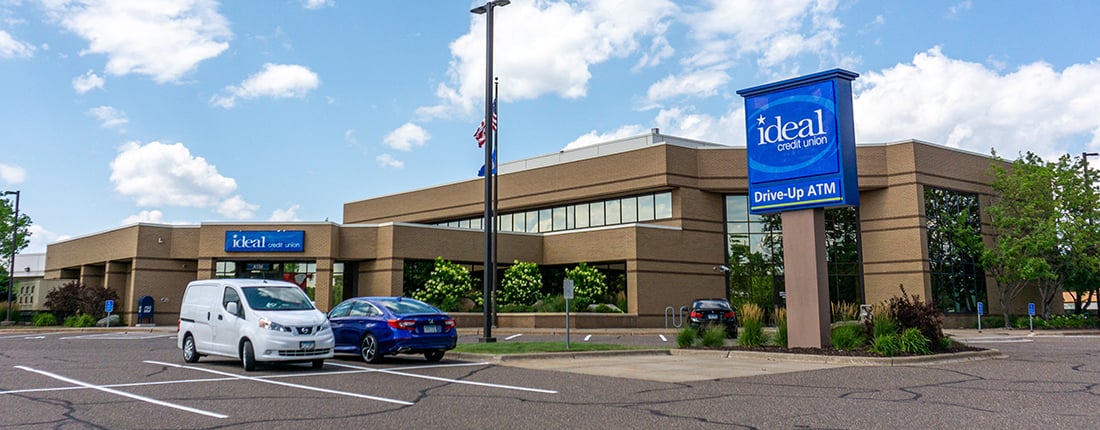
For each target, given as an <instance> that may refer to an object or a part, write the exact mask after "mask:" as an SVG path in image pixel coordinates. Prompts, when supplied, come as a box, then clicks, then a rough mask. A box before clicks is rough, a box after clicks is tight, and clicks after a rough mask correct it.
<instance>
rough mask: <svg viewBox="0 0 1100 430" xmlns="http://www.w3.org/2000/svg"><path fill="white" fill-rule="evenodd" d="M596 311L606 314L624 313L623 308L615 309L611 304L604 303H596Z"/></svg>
mask: <svg viewBox="0 0 1100 430" xmlns="http://www.w3.org/2000/svg"><path fill="white" fill-rule="evenodd" d="M595 312H599V313H604V314H621V313H623V311H622V310H620V309H615V308H613V307H611V306H608V305H606V304H603V303H600V304H599V305H596V309H595Z"/></svg>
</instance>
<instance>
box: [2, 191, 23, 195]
mask: <svg viewBox="0 0 1100 430" xmlns="http://www.w3.org/2000/svg"><path fill="white" fill-rule="evenodd" d="M3 195H5V196H10V195H19V192H18V191H4V194H3Z"/></svg>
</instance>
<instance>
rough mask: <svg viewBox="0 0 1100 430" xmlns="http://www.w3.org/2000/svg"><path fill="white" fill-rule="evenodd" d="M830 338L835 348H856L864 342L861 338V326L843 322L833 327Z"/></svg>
mask: <svg viewBox="0 0 1100 430" xmlns="http://www.w3.org/2000/svg"><path fill="white" fill-rule="evenodd" d="M832 338H833V348H835V349H858V348H861V347H863V345H864V344H865V343H866V340H865V339H864V338H863V328H862V327H860V326H859V325H858V324H845V325H842V326H839V327H835V328H833V332H832Z"/></svg>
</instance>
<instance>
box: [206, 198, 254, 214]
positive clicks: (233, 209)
mask: <svg viewBox="0 0 1100 430" xmlns="http://www.w3.org/2000/svg"><path fill="white" fill-rule="evenodd" d="M259 208H260V206H259V205H254V204H252V203H249V202H246V201H245V200H244V198H242V197H241V196H233V197H230V198H228V199H225V200H222V202H221V203H219V204H218V207H217V209H216V211H217V212H218V213H219V214H221V215H222V216H224V217H226V218H229V219H250V218H252V215H253V213H255V211H256V209H259Z"/></svg>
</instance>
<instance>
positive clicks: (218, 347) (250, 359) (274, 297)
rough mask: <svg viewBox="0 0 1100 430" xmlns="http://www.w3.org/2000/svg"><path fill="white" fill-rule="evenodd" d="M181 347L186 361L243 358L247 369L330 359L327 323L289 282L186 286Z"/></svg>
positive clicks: (220, 282) (318, 363)
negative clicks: (206, 357)
mask: <svg viewBox="0 0 1100 430" xmlns="http://www.w3.org/2000/svg"><path fill="white" fill-rule="evenodd" d="M176 343H177V346H178V347H179V348H180V349H182V350H183V360H184V361H186V362H188V363H194V362H196V361H199V357H202V356H204V355H219V356H223V357H233V358H239V359H240V360H241V362H242V363H243V364H244V370H247V371H252V370H254V369H256V363H257V362H265V361H280V362H309V363H312V364H313V368H314V369H319V368H321V367H323V366H324V365H325V359H326V358H332V353H333V347H334V340H333V336H332V329H331V328H330V327H329V323H328V318H326V317H325V314H323V313H321V311H318V310H317V308H315V307H314V306H313V302H311V301H310V300H309V296H306V294H305V292H303V291H302V289H301V288H300V287H298V286H297V285H295V284H292V283H290V282H283V281H267V280H262V279H206V280H199V281H192V282H191V283H189V284H187V291H185V292H184V293H183V304H182V305H181V306H180V318H179V337H178V340H177V341H176Z"/></svg>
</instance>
